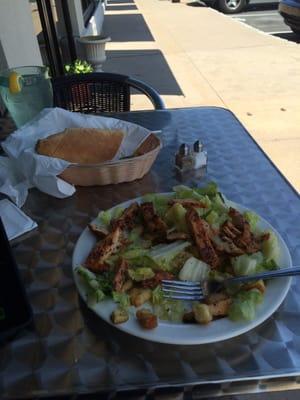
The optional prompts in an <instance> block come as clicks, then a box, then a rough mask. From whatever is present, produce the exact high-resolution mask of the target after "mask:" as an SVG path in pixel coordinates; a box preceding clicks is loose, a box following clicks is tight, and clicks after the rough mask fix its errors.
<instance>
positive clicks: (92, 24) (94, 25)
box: [81, 3, 105, 36]
mask: <svg viewBox="0 0 300 400" xmlns="http://www.w3.org/2000/svg"><path fill="white" fill-rule="evenodd" d="M104 10H105V3H99V4H98V7H97V9H96V11H95V13H94V15H93V16H92V18H91V19H90V21H89V23H88V25H87V27H86V28H85V29H84V30H83V31H82V35H81V36H87V35H100V34H101V32H102V25H103V21H104Z"/></svg>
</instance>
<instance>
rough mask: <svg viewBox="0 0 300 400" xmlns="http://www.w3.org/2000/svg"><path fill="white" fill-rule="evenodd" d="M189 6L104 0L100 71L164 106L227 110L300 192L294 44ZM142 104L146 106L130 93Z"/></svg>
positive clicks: (299, 66) (299, 52)
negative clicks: (133, 80) (139, 83)
mask: <svg viewBox="0 0 300 400" xmlns="http://www.w3.org/2000/svg"><path fill="white" fill-rule="evenodd" d="M191 4H192V3H191V2H187V1H185V0H184V1H182V2H181V3H171V1H167V0H135V1H134V2H133V1H132V0H110V1H109V2H108V7H107V11H106V17H105V23H104V32H105V33H106V34H109V35H110V36H111V37H112V42H111V43H109V44H108V46H107V49H108V50H109V51H108V60H107V62H106V64H105V67H104V69H105V70H106V71H114V72H123V73H127V74H129V75H133V76H135V77H137V78H140V79H143V80H145V81H146V82H148V83H150V84H152V85H153V86H154V87H155V88H156V89H157V90H158V91H159V92H160V93H161V95H162V97H163V98H164V100H165V102H166V105H167V107H189V106H199V105H215V106H222V107H226V108H228V109H230V110H232V111H233V112H234V113H235V114H236V116H237V117H238V118H239V119H240V121H241V122H242V123H243V124H244V125H245V126H246V128H247V129H248V130H249V132H250V133H251V134H252V136H253V137H254V139H255V140H256V141H257V142H258V143H259V144H260V146H261V147H262V148H263V149H264V150H265V152H266V153H267V154H268V155H269V156H270V157H271V159H272V160H273V161H274V163H275V164H276V165H277V166H278V167H279V169H280V170H281V171H282V173H283V174H284V175H285V176H286V177H287V178H288V180H289V181H290V182H291V184H292V185H293V186H294V187H295V188H296V189H297V190H298V191H299V190H300V96H299V88H300V47H299V45H298V44H295V43H292V42H288V41H285V40H283V39H279V38H275V37H271V36H268V35H266V34H264V33H262V32H259V31H257V30H255V29H253V28H251V27H249V26H247V25H244V24H242V23H240V22H239V21H236V20H233V19H231V18H229V17H227V16H225V15H223V14H221V13H219V12H217V11H215V10H212V9H210V8H205V7H196V6H191ZM194 5H195V3H194ZM141 107H144V108H149V103H148V102H147V101H146V102H145V99H144V98H143V97H140V96H136V98H135V99H134V102H133V108H138V109H140V108H141Z"/></svg>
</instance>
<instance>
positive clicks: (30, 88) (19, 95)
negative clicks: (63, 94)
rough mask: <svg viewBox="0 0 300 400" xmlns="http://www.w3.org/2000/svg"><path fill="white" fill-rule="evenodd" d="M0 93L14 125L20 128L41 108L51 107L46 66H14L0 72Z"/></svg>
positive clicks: (51, 96)
mask: <svg viewBox="0 0 300 400" xmlns="http://www.w3.org/2000/svg"><path fill="white" fill-rule="evenodd" d="M0 95H1V98H2V100H3V102H4V104H5V106H6V108H7V109H8V111H9V113H10V115H11V117H12V119H13V120H14V122H15V124H16V126H17V127H18V128H20V127H21V126H22V125H24V124H25V123H26V122H28V121H30V120H31V119H32V118H34V117H35V116H36V115H37V114H38V113H39V112H40V111H41V110H42V109H43V108H45V107H53V92H52V85H51V79H50V77H49V75H48V68H47V67H44V66H43V67H38V66H28V67H16V68H12V69H7V70H5V71H1V72H0Z"/></svg>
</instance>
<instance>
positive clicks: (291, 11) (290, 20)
mask: <svg viewBox="0 0 300 400" xmlns="http://www.w3.org/2000/svg"><path fill="white" fill-rule="evenodd" d="M278 11H279V13H280V14H281V15H282V17H283V19H284V22H285V23H286V25H288V26H289V27H290V28H291V30H292V31H293V32H295V33H297V34H299V35H300V0H281V1H280V3H279V7H278Z"/></svg>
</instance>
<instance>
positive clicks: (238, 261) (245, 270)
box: [232, 251, 264, 276]
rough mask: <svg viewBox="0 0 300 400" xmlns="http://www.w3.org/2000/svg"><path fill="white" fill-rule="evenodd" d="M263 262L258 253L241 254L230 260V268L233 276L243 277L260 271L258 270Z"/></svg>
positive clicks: (260, 254)
mask: <svg viewBox="0 0 300 400" xmlns="http://www.w3.org/2000/svg"><path fill="white" fill-rule="evenodd" d="M263 261H264V257H263V255H262V253H261V252H260V251H258V252H257V253H254V254H251V255H248V254H243V255H241V256H239V257H234V258H233V259H232V266H233V270H234V273H235V275H237V276H244V275H253V274H255V273H256V272H258V271H261V268H259V266H260V265H262V263H263Z"/></svg>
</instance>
